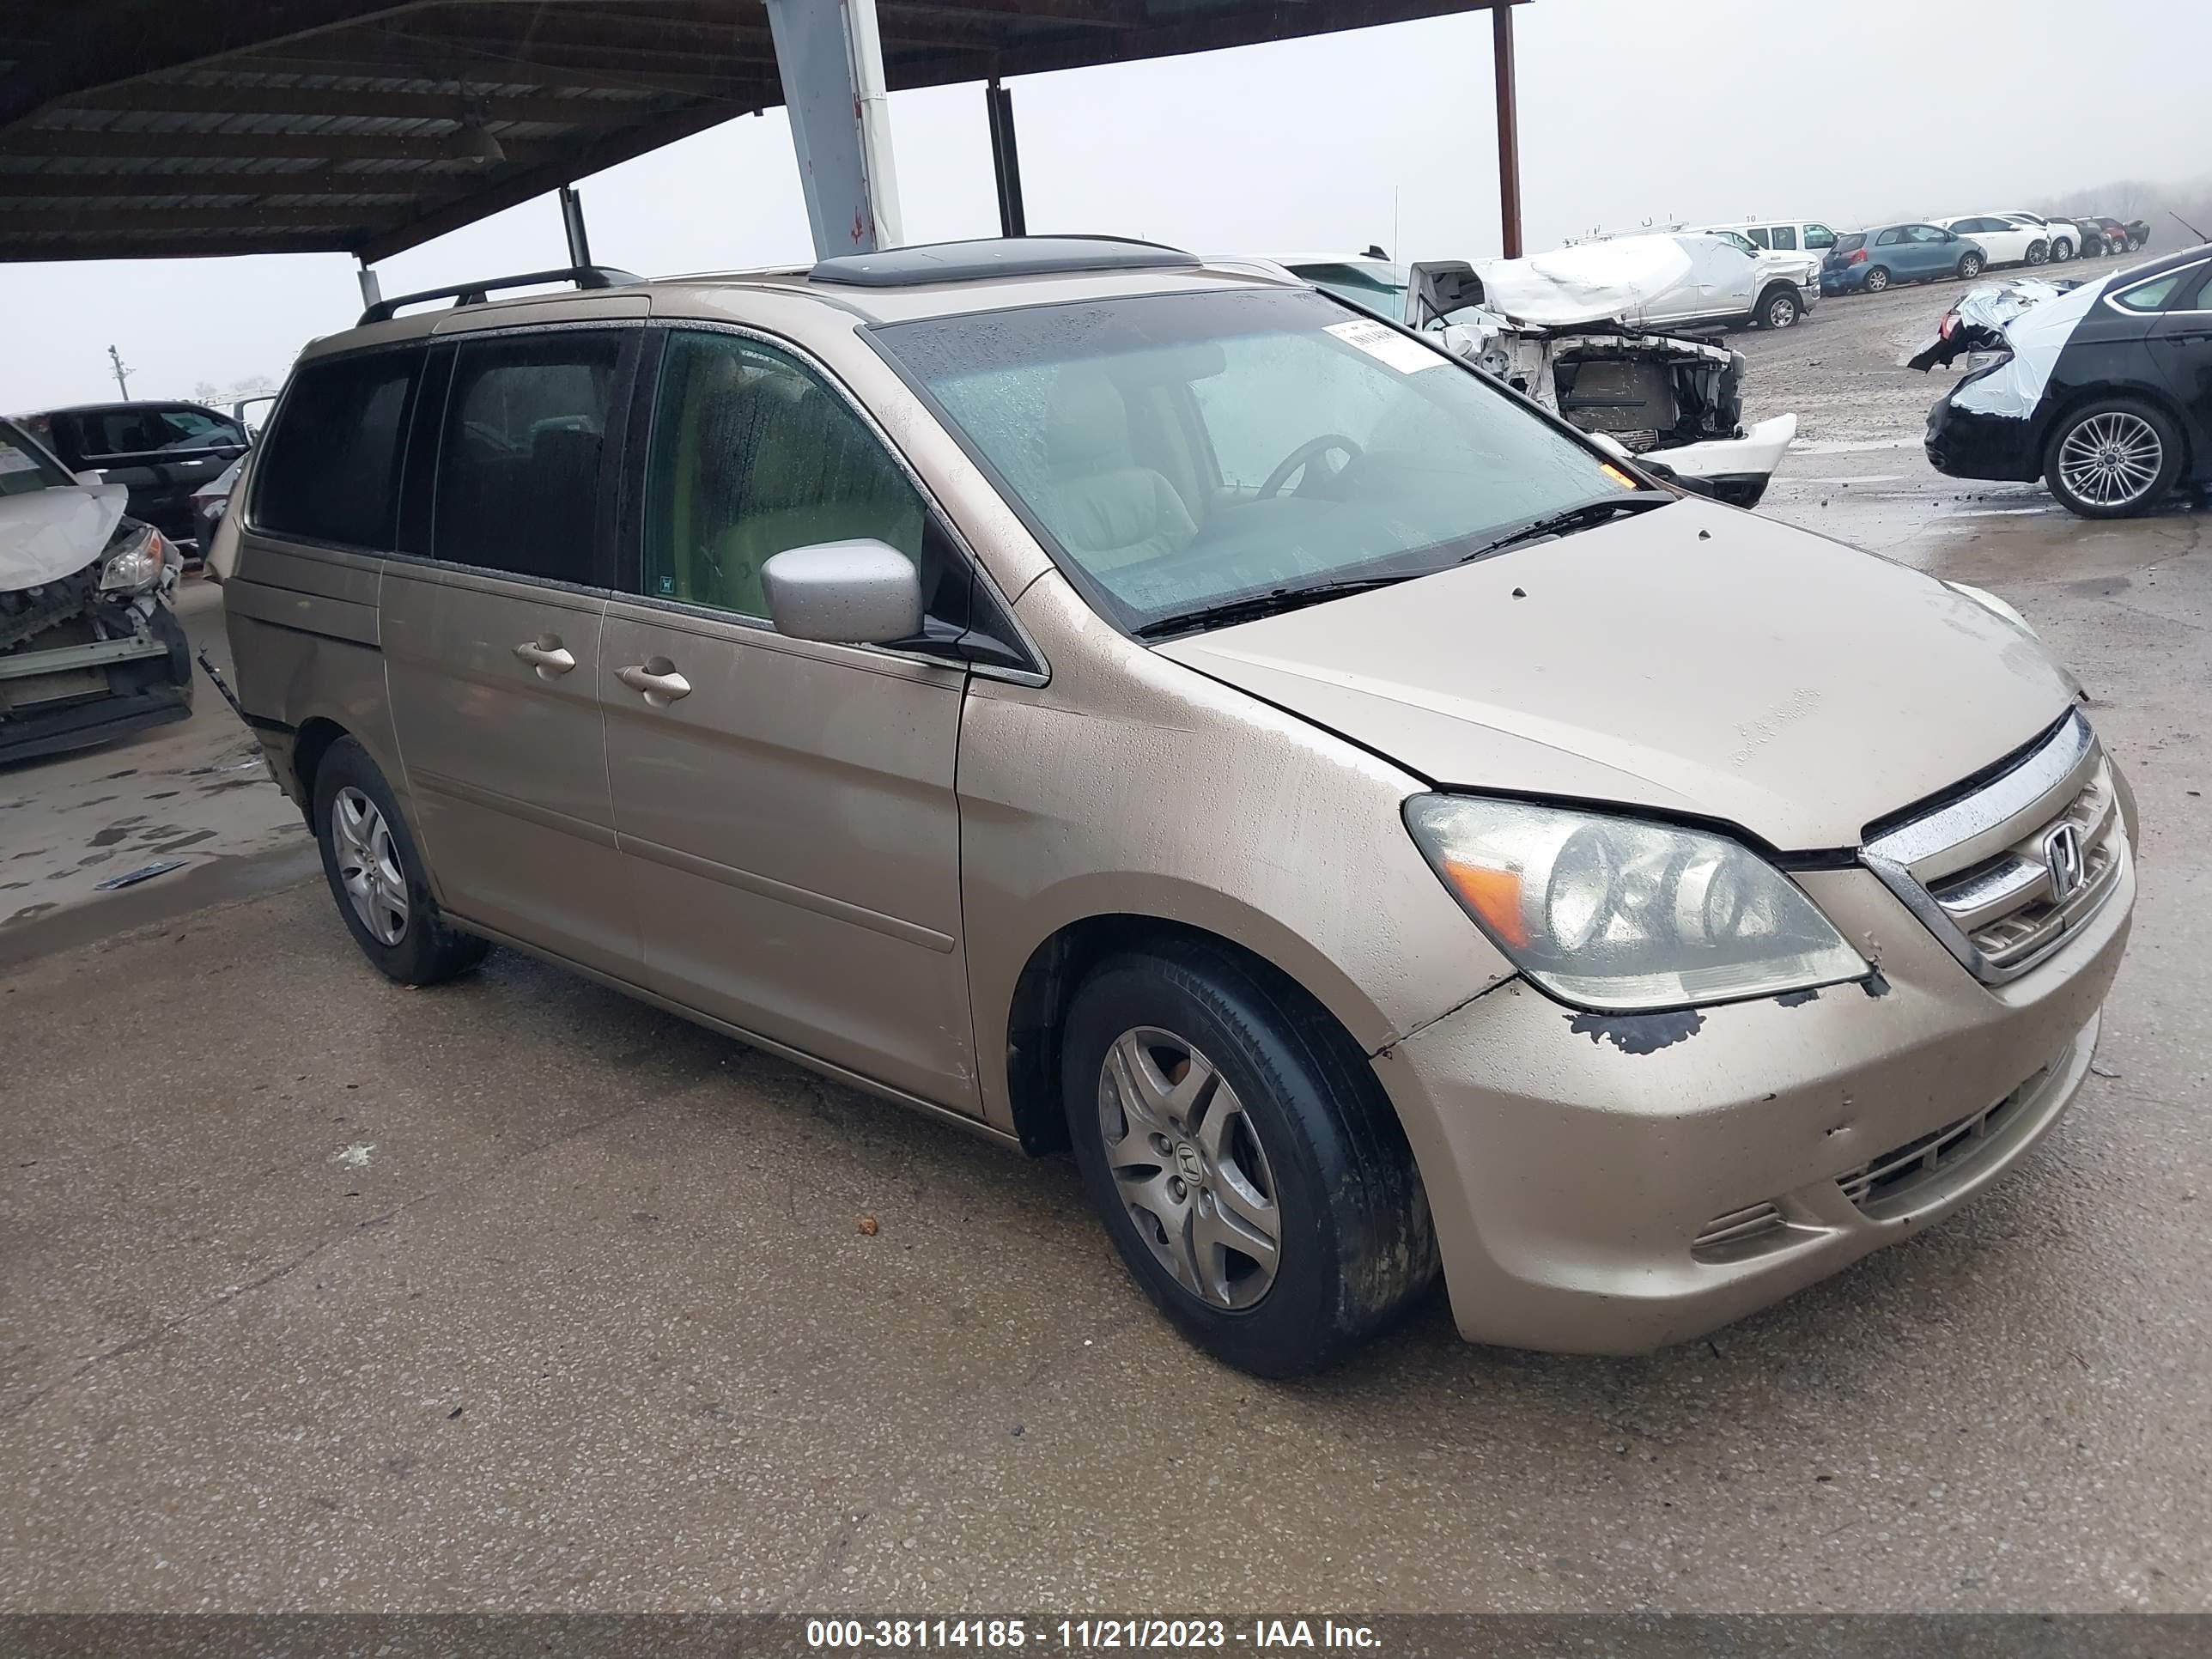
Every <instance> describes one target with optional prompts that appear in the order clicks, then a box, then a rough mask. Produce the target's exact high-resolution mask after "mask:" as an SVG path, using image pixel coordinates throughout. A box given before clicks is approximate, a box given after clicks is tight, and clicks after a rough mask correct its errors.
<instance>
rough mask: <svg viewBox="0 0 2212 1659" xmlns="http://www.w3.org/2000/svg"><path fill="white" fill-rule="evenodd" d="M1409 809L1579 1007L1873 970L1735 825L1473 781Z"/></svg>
mask: <svg viewBox="0 0 2212 1659" xmlns="http://www.w3.org/2000/svg"><path fill="white" fill-rule="evenodd" d="M1406 823H1407V827H1408V828H1409V829H1412V831H1413V839H1414V841H1415V842H1418V843H1419V846H1420V848H1421V851H1422V852H1423V853H1424V854H1426V855H1427V857H1428V860H1429V862H1430V864H1431V865H1432V866H1435V869H1436V872H1437V874H1438V875H1439V876H1441V877H1443V881H1444V884H1445V885H1446V886H1447V887H1449V889H1450V890H1451V891H1452V893H1453V895H1454V896H1455V897H1456V898H1457V899H1458V900H1459V902H1460V903H1461V904H1462V906H1463V907H1465V908H1466V910H1467V913H1468V915H1470V916H1472V917H1473V918H1474V921H1475V923H1476V925H1477V926H1479V927H1480V928H1481V929H1482V931H1483V932H1484V933H1486V934H1488V935H1489V937H1490V939H1491V942H1492V944H1494V945H1497V946H1498V949H1499V950H1500V951H1504V953H1505V955H1506V956H1507V957H1509V958H1510V960H1511V961H1512V963H1513V965H1514V966H1515V967H1516V968H1518V969H1520V970H1521V971H1522V973H1523V974H1525V975H1528V978H1529V979H1530V980H1532V981H1534V982H1535V983H1536V984H1537V985H1539V986H1541V987H1543V988H1544V989H1545V990H1547V991H1549V992H1550V993H1552V994H1553V995H1554V996H1556V997H1558V998H1559V1000H1561V1001H1563V1002H1569V1003H1572V1004H1574V1005H1576V1006H1578V1007H1583V1008H1589V1009H1595V1010H1601V1011H1605V1012H1638V1011H1644V1010H1650V1009H1656V1008H1682V1007H1688V1006H1692V1005H1694V1004H1699V1003H1708V1002H1726V1001H1729V1000H1736V999H1741V998H1744V997H1754V996H1771V995H1773V994H1777V993H1779V992H1784V991H1796V990H1803V989H1808V988H1809V987H1814V986H1820V985H1833V984H1837V983H1838V982H1840V981H1844V980H1850V979H1857V978H1860V977H1862V976H1863V975H1865V974H1866V973H1867V972H1868V971H1869V969H1868V966H1867V963H1866V962H1865V960H1864V959H1863V957H1860V955H1859V954H1858V952H1857V951H1854V950H1852V949H1851V947H1850V945H1846V944H1845V943H1844V939H1843V936H1842V935H1841V934H1839V933H1837V931H1836V929H1835V927H1834V924H1832V922H1830V921H1829V920H1828V919H1827V918H1826V916H1824V915H1821V914H1820V911H1819V910H1818V909H1816V908H1814V905H1813V902H1812V901H1811V900H1810V899H1808V898H1807V897H1806V896H1804V894H1802V892H1800V891H1799V890H1797V888H1796V885H1795V884H1792V883H1791V882H1790V879H1789V878H1788V877H1786V876H1784V874H1783V873H1782V872H1780V871H1779V870H1777V869H1776V868H1774V866H1771V865H1770V864H1768V863H1767V862H1766V861H1765V860H1763V859H1761V858H1759V856H1758V855H1757V854H1754V853H1753V852H1752V851H1751V850H1750V849H1749V848H1746V847H1744V846H1742V845H1741V844H1740V843H1738V842H1733V841H1730V840H1729V839H1728V838H1727V837H1726V836H1716V835H1711V834H1709V833H1707V832H1705V831H1704V830H1699V829H1680V828H1678V827H1676V826H1675V825H1673V824H1668V823H1650V822H1648V821H1646V820H1643V819H1638V818H1628V817H1612V816H1610V815H1607V814H1603V813H1597V812H1581V811H1570V810H1568V809H1566V808H1564V807H1554V806H1538V805H1530V804H1528V803H1526V802H1522V801H1509V800H1490V799H1482V798H1480V797H1476V796H1468V795H1417V796H1415V797H1414V798H1413V799H1411V800H1409V801H1407V803H1406Z"/></svg>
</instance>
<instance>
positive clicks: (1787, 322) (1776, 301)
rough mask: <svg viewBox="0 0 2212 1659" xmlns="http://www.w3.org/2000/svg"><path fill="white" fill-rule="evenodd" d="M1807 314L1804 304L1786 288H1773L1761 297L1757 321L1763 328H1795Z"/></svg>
mask: <svg viewBox="0 0 2212 1659" xmlns="http://www.w3.org/2000/svg"><path fill="white" fill-rule="evenodd" d="M1804 314H1805V306H1804V302H1803V301H1802V300H1800V299H1799V298H1798V297H1797V295H1796V294H1795V293H1793V292H1792V291H1791V290H1790V289H1786V288H1771V289H1767V291H1766V292H1765V294H1764V295H1760V296H1759V312H1758V315H1757V317H1756V318H1755V319H1754V320H1755V321H1756V322H1757V323H1758V325H1759V327H1761V328H1770V329H1784V328H1794V327H1795V326H1796V323H1797V319H1799V318H1800V317H1802V316H1803V315H1804Z"/></svg>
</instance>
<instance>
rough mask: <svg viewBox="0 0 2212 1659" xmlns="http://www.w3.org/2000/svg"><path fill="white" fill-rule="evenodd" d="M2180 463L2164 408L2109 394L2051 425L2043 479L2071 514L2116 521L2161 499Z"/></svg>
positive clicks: (2179, 449)
mask: <svg viewBox="0 0 2212 1659" xmlns="http://www.w3.org/2000/svg"><path fill="white" fill-rule="evenodd" d="M2180 465H2181V446H2180V441H2179V434H2177V433H2176V432H2175V431H2174V429H2173V423H2172V422H2171V421H2169V420H2168V419H2167V418H2166V415H2165V413H2164V412H2163V411H2162V410H2159V409H2157V408H2155V407H2154V406H2153V405H2152V404H2146V403H2138V402H2136V401H2135V400H2134V399H2133V398H2104V399H2101V400H2100V401H2098V402H2096V403H2093V404H2084V405H2083V406H2082V407H2081V408H2080V409H2077V410H2073V411H2071V412H2070V413H2069V414H2068V415H2067V416H2065V417H2064V418H2063V419H2062V420H2061V421H2060V422H2058V424H2057V426H2056V427H2055V428H2052V430H2051V440H2050V444H2049V447H2047V448H2046V449H2045V460H2044V480H2045V483H2048V484H2049V485H2050V486H2051V494H2052V495H2056V496H2057V497H2058V499H2059V501H2060V502H2061V504H2063V506H2064V507H2065V508H2066V509H2067V511H2069V513H2076V514H2079V515H2080V516H2081V517H2082V518H2085V519H2118V518H2125V517H2126V516H2128V515H2129V514H2130V513H2140V512H2142V510H2143V509H2144V508H2145V507H2149V506H2151V505H2152V504H2153V503H2154V502H2156V501H2159V500H2160V499H2161V498H2163V497H2164V496H2165V495H2166V492H2167V491H2168V490H2170V489H2172V488H2173V480H2174V475H2175V474H2176V473H2177V472H2178V471H2179V470H2180Z"/></svg>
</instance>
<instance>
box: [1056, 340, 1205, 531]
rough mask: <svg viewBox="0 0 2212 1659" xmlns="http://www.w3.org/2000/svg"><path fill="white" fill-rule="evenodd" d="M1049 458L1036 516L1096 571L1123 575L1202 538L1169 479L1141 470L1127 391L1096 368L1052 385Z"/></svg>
mask: <svg viewBox="0 0 2212 1659" xmlns="http://www.w3.org/2000/svg"><path fill="white" fill-rule="evenodd" d="M1046 422H1047V425H1046V432H1045V459H1046V464H1047V465H1048V467H1049V468H1050V469H1051V482H1050V483H1048V485H1047V486H1046V487H1045V489H1044V490H1043V491H1042V500H1041V501H1039V503H1038V511H1039V512H1040V513H1042V515H1043V517H1044V519H1045V521H1046V523H1047V524H1048V526H1050V528H1051V530H1052V532H1053V533H1054V535H1056V536H1057V537H1059V538H1060V540H1061V541H1062V542H1063V543H1065V544H1066V545H1067V547H1068V548H1069V549H1070V550H1073V551H1075V552H1079V553H1080V554H1082V555H1083V556H1084V562H1085V564H1087V565H1089V566H1090V567H1091V568H1092V569H1094V570H1119V569H1122V568H1126V567H1127V566H1129V565H1133V564H1141V563H1143V562H1145V561H1146V560H1147V559H1157V558H1160V557H1162V556H1165V555H1167V554H1170V553H1179V552H1181V551H1182V550H1183V549H1184V548H1186V547H1188V546H1189V545H1190V543H1191V539H1192V538H1194V536H1196V535H1197V533H1198V527H1197V526H1195V525H1194V524H1193V523H1192V522H1191V516H1190V509H1189V508H1188V507H1185V506H1184V505H1183V500H1182V496H1181V495H1177V494H1176V489H1175V486H1174V485H1172V484H1170V483H1169V482H1168V481H1167V479H1166V477H1164V476H1163V475H1162V474H1160V473H1158V472H1156V471H1153V470H1152V468H1150V467H1146V466H1139V465H1136V463H1135V460H1134V458H1133V446H1132V444H1131V442H1130V438H1129V410H1128V406H1127V404H1126V403H1124V402H1123V400H1122V397H1121V391H1120V389H1119V388H1118V387H1116V386H1115V384H1114V382H1113V381H1112V380H1109V379H1108V378H1107V377H1106V376H1105V375H1104V374H1102V373H1100V372H1099V371H1098V370H1097V369H1091V368H1067V369H1063V370H1061V371H1060V374H1059V375H1058V377H1057V378H1056V379H1055V380H1054V382H1053V389H1052V401H1051V404H1050V405H1049V407H1048V410H1047V411H1046Z"/></svg>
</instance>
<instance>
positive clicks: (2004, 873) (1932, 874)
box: [1863, 713, 2127, 984]
mask: <svg viewBox="0 0 2212 1659" xmlns="http://www.w3.org/2000/svg"><path fill="white" fill-rule="evenodd" d="M1863 856H1864V858H1865V860H1866V863H1867V865H1868V866H1869V868H1870V869H1872V870H1873V871H1874V872H1875V874H1876V875H1877V876H1879V877H1881V879H1882V880H1883V881H1884V882H1886V883H1887V884H1888V885H1889V887H1890V889H1891V890H1892V891H1893V892H1895V893H1896V894H1897V896H1899V898H1901V899H1903V900H1904V901H1905V904H1906V905H1907V907H1909V908H1911V910H1912V911H1913V912H1914V914H1915V915H1918V916H1919V917H1920V919H1921V920H1922V921H1924V922H1926V923H1927V924H1928V926H1929V930H1930V931H1931V932H1933V933H1935V935H1936V938H1938V939H1941V940H1942V942H1943V944H1944V945H1945V946H1946V948H1948V950H1949V951H1951V953H1952V955H1954V956H1955V957H1958V959H1959V960H1960V962H1961V963H1965V964H1966V967H1967V968H1968V969H1970V970H1972V973H1973V974H1974V975H1975V976H1976V977H1977V978H1978V979H1981V980H1983V981H1985V982H1988V983H1990V984H2000V983H2002V982H2003V981H2006V980H2009V979H2013V978H2015V977H2017V976H2018V975H2021V974H2023V973H2026V972H2027V970H2028V969H2030V968H2033V966H2034V965H2035V964H2036V963H2039V962H2040V961H2041V960H2042V959H2043V958H2044V957H2046V956H2048V955H2049V954H2050V953H2051V951H2054V950H2056V949H2057V947H2058V945H2059V944H2060V943H2061V941H2062V940H2063V939H2064V938H2065V936H2066V935H2067V934H2068V933H2069V932H2071V931H2072V930H2073V929H2075V928H2076V927H2079V926H2081V923H2083V922H2085V921H2087V920H2088V919H2089V917H2090V916H2091V915H2094V914H2095V912H2096V911H2097V909H2098V908H2100V906H2101V905H2102V904H2103V903H2104V902H2105V901H2106V899H2107V898H2109V897H2110V896H2112V891H2113V890H2114V889H2115V888H2117V887H2118V885H2119V878H2120V872H2121V871H2122V870H2123V869H2124V867H2125V866H2126V862H2127V829H2126V824H2125V823H2124V819H2123V817H2122V814H2121V812H2120V807H2119V797H2118V788H2117V787H2116V786H2115V784H2114V782H2113V781H2112V768H2111V765H2110V763H2108V762H2107V761H2106V759H2105V757H2104V755H2103V752H2102V751H2101V750H2100V748H2099V747H2098V744H2097V740H2096V737H2095V735H2094V734H2093V732H2091V731H2090V730H2089V725H2088V722H2087V720H2083V719H2082V718H2081V715H2080V714H2078V713H2076V714H2073V715H2072V716H2070V717H2069V719H2068V720H2066V721H2065V722H2064V723H2063V725H2061V726H2058V727H2057V729H2056V730H2055V731H2054V732H2051V734H2050V736H2049V737H2048V738H2045V740H2044V741H2043V742H2042V743H2041V744H2038V745H2037V746H2036V748H2035V749H2034V750H2032V751H2030V752H2029V753H2028V754H2027V756H2026V757H2023V758H2022V759H2021V761H2020V762H2019V763H2017V764H2015V766H2013V767H2011V768H2009V769H2007V770H2006V771H2004V772H2002V773H2001V774H1999V775H1997V776H1996V777H1995V778H1993V779H1991V780H1990V781H1987V782H1985V783H1984V784H1982V785H1981V786H1980V787H1978V788H1975V789H1972V790H1970V791H1968V792H1967V793H1965V794H1963V795H1961V796H1960V798H1959V799H1955V800H1953V801H1949V802H1947V803H1945V804H1944V805H1941V806H1938V807H1936V808H1934V809H1932V810H1930V811H1927V812H1924V813H1922V814H1920V815H1919V816H1917V817H1914V818H1912V819H1911V820H1910V821H1909V822H1907V823H1902V824H1899V825H1897V826H1895V827H1893V828H1891V829H1885V830H1883V831H1882V832H1881V834H1879V835H1876V836H1873V837H1871V838H1870V839H1869V841H1868V842H1867V844H1866V848H1865V850H1864V854H1863Z"/></svg>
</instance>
